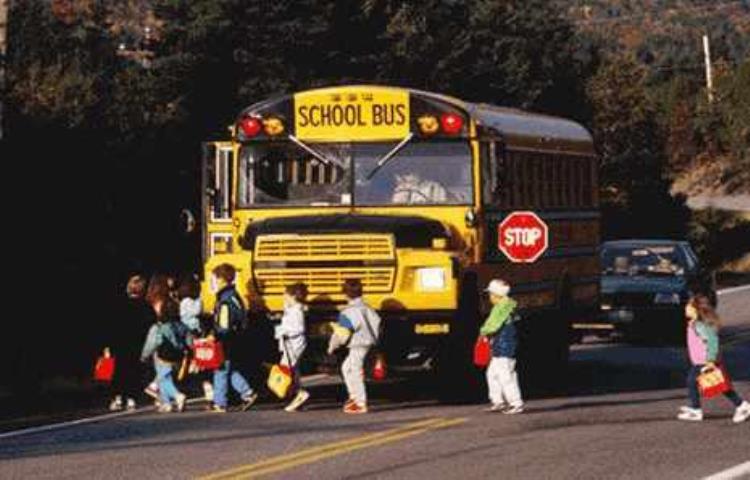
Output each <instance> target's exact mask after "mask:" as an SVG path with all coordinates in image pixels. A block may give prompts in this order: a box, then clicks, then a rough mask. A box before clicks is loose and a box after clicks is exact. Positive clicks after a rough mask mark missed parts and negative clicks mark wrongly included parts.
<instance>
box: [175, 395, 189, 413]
mask: <svg viewBox="0 0 750 480" xmlns="http://www.w3.org/2000/svg"><path fill="white" fill-rule="evenodd" d="M186 401H187V395H185V394H184V393H178V394H177V397H176V398H175V403H176V404H177V411H178V412H184V411H185V402H186Z"/></svg>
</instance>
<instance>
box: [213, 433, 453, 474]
mask: <svg viewBox="0 0 750 480" xmlns="http://www.w3.org/2000/svg"><path fill="white" fill-rule="evenodd" d="M466 420H467V419H466V418H456V419H446V418H432V419H428V420H422V421H419V422H413V423H410V424H407V425H403V426H401V427H398V428H394V429H391V430H386V431H383V432H378V433H371V434H367V435H362V436H359V437H353V438H350V439H347V440H342V441H338V442H333V443H330V444H325V445H320V446H318V447H312V448H308V449H305V450H300V451H299V452H296V453H291V454H286V455H279V456H276V457H272V458H270V459H268V460H262V461H260V462H257V463H252V464H248V465H244V466H241V467H237V468H233V469H231V470H226V471H223V472H218V473H215V474H212V475H208V476H206V477H201V480H223V479H232V480H234V479H239V478H254V477H257V476H260V475H267V474H269V473H273V472H278V471H281V470H286V469H289V468H293V467H296V466H299V465H304V464H307V463H312V462H316V461H319V460H323V459H326V458H329V457H333V456H336V455H341V454H343V453H347V452H351V451H354V450H359V449H362V448H366V447H372V446H377V445H382V444H385V443H390V442H395V441H397V440H401V439H404V438H408V437H412V436H415V435H419V434H421V433H425V432H427V431H429V430H434V429H437V428H444V427H449V426H452V425H458V424H460V423H463V422H465V421H466Z"/></svg>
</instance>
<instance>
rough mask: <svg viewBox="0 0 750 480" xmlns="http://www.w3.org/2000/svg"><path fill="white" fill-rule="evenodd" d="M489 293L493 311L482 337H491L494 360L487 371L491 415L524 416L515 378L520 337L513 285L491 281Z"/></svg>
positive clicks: (480, 332) (481, 330) (488, 288)
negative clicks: (515, 318) (512, 291)
mask: <svg viewBox="0 0 750 480" xmlns="http://www.w3.org/2000/svg"><path fill="white" fill-rule="evenodd" d="M486 291H487V292H488V293H489V295H490V303H492V311H491V312H490V315H489V316H488V317H487V320H486V321H485V322H484V324H483V325H482V327H481V328H480V329H479V335H480V336H483V337H489V338H490V339H491V344H492V360H490V364H489V366H488V367H487V388H488V390H489V397H490V403H491V405H490V407H489V408H488V409H487V410H488V411H491V412H503V413H506V414H509V415H513V414H518V413H522V412H523V400H522V399H521V389H520V388H519V386H518V375H517V374H516V358H515V357H516V345H517V335H516V327H515V325H514V323H515V321H514V311H515V309H516V306H517V303H516V301H515V300H513V299H512V298H510V297H509V296H508V295H509V293H510V285H508V283H507V282H505V281H504V280H500V279H494V280H492V281H491V282H490V283H489V285H488V286H487V289H486Z"/></svg>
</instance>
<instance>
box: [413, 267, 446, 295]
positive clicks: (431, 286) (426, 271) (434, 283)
mask: <svg viewBox="0 0 750 480" xmlns="http://www.w3.org/2000/svg"><path fill="white" fill-rule="evenodd" d="M417 287H418V288H419V290H424V291H428V290H445V269H443V268H439V267H430V268H418V269H417Z"/></svg>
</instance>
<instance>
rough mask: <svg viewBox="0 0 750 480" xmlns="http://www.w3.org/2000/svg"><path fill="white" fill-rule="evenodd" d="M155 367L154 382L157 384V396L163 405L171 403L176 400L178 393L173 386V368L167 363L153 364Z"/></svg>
mask: <svg viewBox="0 0 750 480" xmlns="http://www.w3.org/2000/svg"><path fill="white" fill-rule="evenodd" d="M154 366H155V367H156V380H157V382H158V384H159V396H160V397H161V401H162V402H163V403H164V404H169V403H172V401H173V400H176V399H177V395H179V394H180V391H179V390H177V387H176V386H175V384H174V378H173V368H172V365H171V364H169V363H164V362H158V361H157V362H154Z"/></svg>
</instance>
